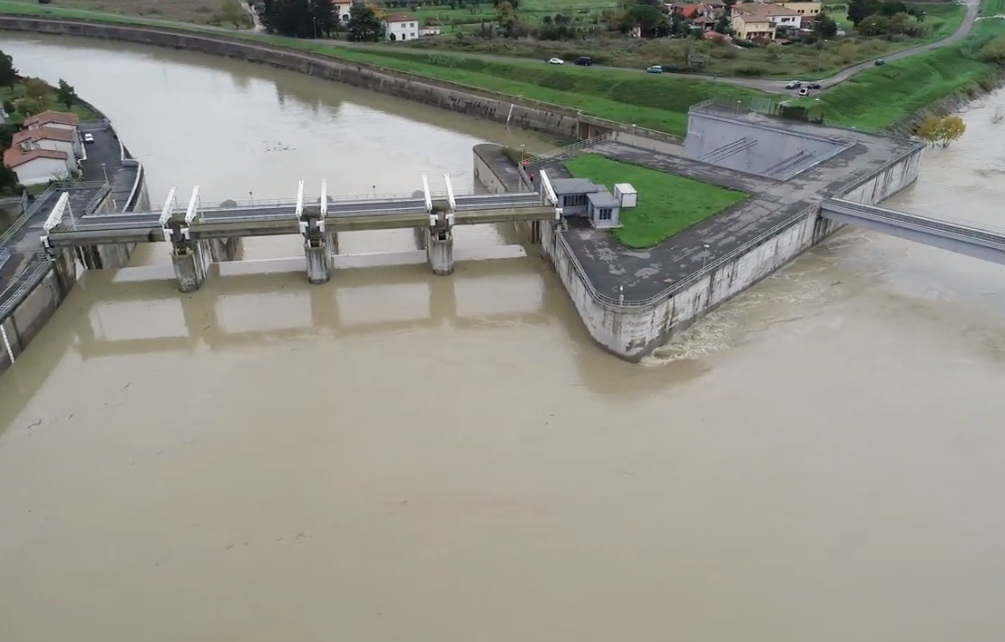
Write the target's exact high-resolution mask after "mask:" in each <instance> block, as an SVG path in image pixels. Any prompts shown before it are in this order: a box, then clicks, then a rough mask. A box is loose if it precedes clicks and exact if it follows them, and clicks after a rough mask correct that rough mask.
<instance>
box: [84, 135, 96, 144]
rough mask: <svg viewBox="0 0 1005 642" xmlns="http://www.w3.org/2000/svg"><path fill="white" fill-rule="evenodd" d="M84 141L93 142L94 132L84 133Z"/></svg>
mask: <svg viewBox="0 0 1005 642" xmlns="http://www.w3.org/2000/svg"><path fill="white" fill-rule="evenodd" d="M84 142H85V143H93V142H94V134H84Z"/></svg>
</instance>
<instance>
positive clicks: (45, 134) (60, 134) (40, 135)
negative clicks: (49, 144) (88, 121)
mask: <svg viewBox="0 0 1005 642" xmlns="http://www.w3.org/2000/svg"><path fill="white" fill-rule="evenodd" d="M76 138H77V137H76V135H74V133H73V132H72V131H69V130H67V129H57V128H56V127H45V126H43V127H37V128H35V129H22V130H21V131H19V132H18V133H16V134H14V138H12V139H11V145H20V144H21V143H23V142H25V141H28V140H32V141H35V140H61V141H63V142H65V143H72V142H74V141H75V140H76Z"/></svg>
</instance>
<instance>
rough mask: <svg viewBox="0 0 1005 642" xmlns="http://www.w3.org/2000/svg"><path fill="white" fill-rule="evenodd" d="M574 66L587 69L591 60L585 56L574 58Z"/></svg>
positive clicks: (591, 62)
mask: <svg viewBox="0 0 1005 642" xmlns="http://www.w3.org/2000/svg"><path fill="white" fill-rule="evenodd" d="M576 64H577V65H579V66H580V67H589V66H590V65H592V64H593V58H587V57H586V56H582V57H580V58H576Z"/></svg>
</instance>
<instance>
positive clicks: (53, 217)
mask: <svg viewBox="0 0 1005 642" xmlns="http://www.w3.org/2000/svg"><path fill="white" fill-rule="evenodd" d="M69 209H70V194H69V193H68V192H63V193H62V194H60V195H59V200H58V201H56V206H55V207H54V208H52V212H50V213H49V218H47V219H45V225H43V226H42V230H43V231H45V232H50V231H51V230H52V229H53V228H54V227H56V226H57V225H59V224H60V223H62V222H63V214H64V213H65V212H66V211H67V210H69Z"/></svg>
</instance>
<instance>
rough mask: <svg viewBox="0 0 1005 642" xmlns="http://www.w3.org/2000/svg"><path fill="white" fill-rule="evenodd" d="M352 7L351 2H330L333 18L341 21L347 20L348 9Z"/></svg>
mask: <svg viewBox="0 0 1005 642" xmlns="http://www.w3.org/2000/svg"><path fill="white" fill-rule="evenodd" d="M351 8H352V2H351V1H350V2H332V13H333V14H335V20H336V21H338V22H341V23H346V22H349V9H351Z"/></svg>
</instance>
